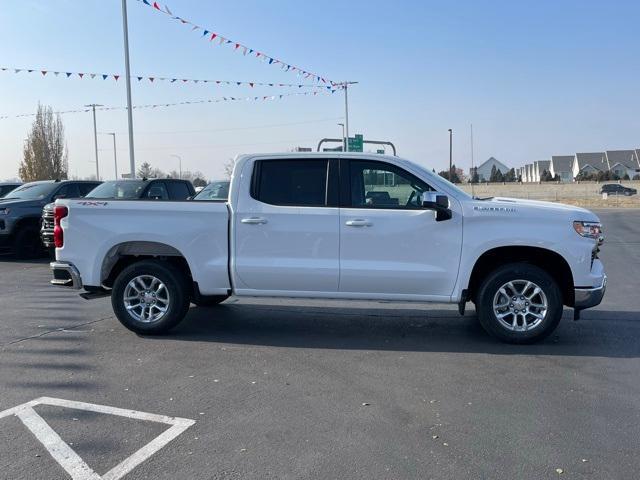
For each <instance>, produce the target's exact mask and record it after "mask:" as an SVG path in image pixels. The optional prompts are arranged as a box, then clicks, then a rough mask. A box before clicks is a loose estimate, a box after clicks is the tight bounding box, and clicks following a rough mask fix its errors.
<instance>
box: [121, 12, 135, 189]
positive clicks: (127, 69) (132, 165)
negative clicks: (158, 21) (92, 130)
mask: <svg viewBox="0 0 640 480" xmlns="http://www.w3.org/2000/svg"><path fill="white" fill-rule="evenodd" d="M122 30H123V32H124V68H125V73H126V75H125V82H126V84H127V116H128V120H129V168H130V169H131V178H136V159H135V154H134V148H133V106H132V104H131V68H130V67H129V26H128V24H127V0H122Z"/></svg>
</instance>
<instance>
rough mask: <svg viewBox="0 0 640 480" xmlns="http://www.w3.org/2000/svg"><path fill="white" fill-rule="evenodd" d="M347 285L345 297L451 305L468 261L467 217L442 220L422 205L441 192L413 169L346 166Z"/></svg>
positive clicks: (343, 266)
mask: <svg viewBox="0 0 640 480" xmlns="http://www.w3.org/2000/svg"><path fill="white" fill-rule="evenodd" d="M340 179H341V191H340V197H341V198H340V205H341V208H340V287H339V291H340V292H344V293H355V294H361V295H363V296H373V297H375V296H381V295H388V296H390V298H396V299H402V298H406V299H414V298H415V299H424V300H431V301H438V300H439V299H440V300H447V299H448V297H449V296H450V295H451V294H452V292H453V289H454V286H455V283H456V279H457V275H458V267H459V263H460V254H461V244H462V215H461V212H460V206H459V204H458V203H457V201H455V199H452V198H450V201H451V208H452V213H453V217H452V218H451V219H449V220H445V221H440V222H437V221H436V219H435V215H434V212H433V211H432V210H425V209H424V208H422V206H421V198H420V196H421V193H423V192H424V191H429V190H434V189H433V188H432V187H431V186H430V185H428V184H427V183H426V182H424V181H422V180H420V179H419V178H417V177H416V176H415V175H413V174H412V173H410V172H408V171H406V170H405V169H403V168H401V167H399V166H397V165H394V164H391V163H388V162H383V161H377V160H356V159H352V160H346V159H343V160H341V167H340Z"/></svg>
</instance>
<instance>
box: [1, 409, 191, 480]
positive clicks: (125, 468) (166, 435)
mask: <svg viewBox="0 0 640 480" xmlns="http://www.w3.org/2000/svg"><path fill="white" fill-rule="evenodd" d="M37 405H50V406H54V407H63V408H70V409H75V410H84V411H87V412H94V413H102V414H106V415H116V416H120V417H125V418H130V419H134V420H143V421H147V422H157V423H164V424H166V425H170V427H169V428H168V429H167V430H165V431H164V432H162V433H161V434H160V435H158V436H157V437H156V438H154V439H153V440H151V441H150V442H149V443H147V444H146V445H144V446H143V447H142V448H140V449H139V450H137V451H136V452H135V453H133V454H132V455H130V456H129V457H127V458H125V459H124V460H123V461H122V462H120V463H119V464H118V465H116V466H115V467H113V468H112V469H111V470H109V471H108V472H107V473H105V474H104V475H102V476H100V475H98V474H97V473H96V472H94V471H93V470H92V469H91V467H89V465H87V464H86V462H85V461H84V460H83V459H82V458H80V456H79V455H78V454H77V453H76V452H75V451H74V450H73V449H72V448H71V447H70V446H69V445H68V444H67V443H66V442H65V441H64V440H62V438H61V437H60V435H58V434H57V433H56V431H55V430H54V429H53V428H51V427H50V426H49V424H48V423H47V422H45V420H44V419H43V418H42V417H41V416H40V415H38V413H37V412H36V411H35V410H34V407H36V406H37ZM9 416H16V417H18V418H19V419H20V420H21V421H22V423H23V424H24V425H25V427H27V428H28V429H29V431H31V433H33V434H34V435H35V437H36V438H37V439H38V441H39V442H40V443H42V445H43V446H44V447H45V448H46V449H47V451H48V452H49V454H50V455H51V456H52V457H53V459H54V460H55V461H56V462H58V463H59V464H60V466H61V467H62V468H64V470H65V471H66V472H67V473H68V474H69V475H70V476H71V478H72V479H73V480H118V479H120V478H123V477H124V476H125V475H126V474H127V473H129V472H130V471H131V470H133V469H134V468H135V467H136V466H138V465H140V464H141V463H142V462H144V461H145V460H146V459H148V458H149V457H151V456H152V455H153V454H155V453H156V452H157V451H158V450H160V449H161V448H162V447H164V446H165V445H167V444H168V443H169V442H171V441H172V440H173V439H174V438H176V437H177V436H178V435H180V434H181V433H182V432H184V431H185V430H186V429H187V428H189V427H190V426H192V425H193V424H194V423H195V421H194V420H190V419H188V418H178V417H167V416H165V415H157V414H154V413H147V412H139V411H136V410H127V409H124V408H116V407H109V406H106V405H96V404H93V403H85V402H77V401H73V400H64V399H61V398H50V397H41V398H37V399H35V400H32V401H30V402H27V403H23V404H22V405H18V406H17V407H13V408H10V409H8V410H4V411H3V412H0V420H1V419H3V418H4V417H9Z"/></svg>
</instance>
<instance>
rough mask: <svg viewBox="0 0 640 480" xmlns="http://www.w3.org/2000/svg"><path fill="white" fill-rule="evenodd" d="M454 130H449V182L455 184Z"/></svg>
mask: <svg viewBox="0 0 640 480" xmlns="http://www.w3.org/2000/svg"><path fill="white" fill-rule="evenodd" d="M452 170H453V130H451V129H449V181H450V182H451V183H453V174H452Z"/></svg>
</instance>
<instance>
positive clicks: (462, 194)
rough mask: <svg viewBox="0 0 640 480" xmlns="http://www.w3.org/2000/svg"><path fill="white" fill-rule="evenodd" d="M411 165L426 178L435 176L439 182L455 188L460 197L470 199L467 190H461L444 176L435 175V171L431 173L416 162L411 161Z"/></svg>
mask: <svg viewBox="0 0 640 480" xmlns="http://www.w3.org/2000/svg"><path fill="white" fill-rule="evenodd" d="M411 165H412V166H413V167H415V168H417V169H419V170H420V171H421V172H422V173H423V174H425V175H427V178H430V177H436V178H437V179H438V181H439V182H441V183H445V184H446V185H447V187H449V188H450V189H452V190H455V191H456V193H458V194H460V195H461V196H462V197H464V198H467V199H471V198H472V197H471V195H469V194H468V193H467V192H465V191H464V190H462V189H461V188H460V187H458V186H457V185H456V184H455V183H451V182H450V181H449V180H447V179H446V178H444V177H441V176H440V175H437V174H436V173H433V172H431V171H429V170H428V169H426V168H424V167H423V166H421V165H418V164H416V163H413V162H411Z"/></svg>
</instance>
